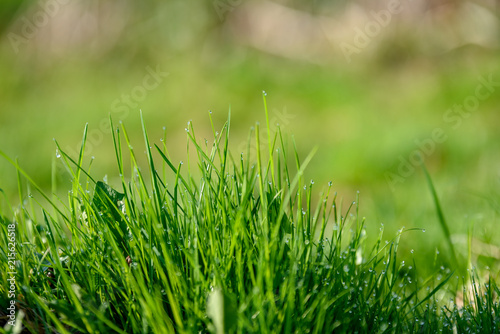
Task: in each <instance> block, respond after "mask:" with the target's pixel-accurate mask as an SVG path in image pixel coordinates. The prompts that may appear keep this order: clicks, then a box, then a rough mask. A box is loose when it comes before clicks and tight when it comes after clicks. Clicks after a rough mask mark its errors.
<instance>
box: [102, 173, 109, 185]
mask: <svg viewBox="0 0 500 334" xmlns="http://www.w3.org/2000/svg"><path fill="white" fill-rule="evenodd" d="M102 180H103V181H104V183H108V174H106V175H104V177H103V178H102Z"/></svg>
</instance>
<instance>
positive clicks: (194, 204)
mask: <svg viewBox="0 0 500 334" xmlns="http://www.w3.org/2000/svg"><path fill="white" fill-rule="evenodd" d="M264 99H265V95H264ZM141 120H142V128H143V136H144V143H145V153H146V158H147V167H144V166H142V165H141V164H140V163H139V162H138V161H139V157H138V153H137V152H142V151H143V149H142V147H141V148H140V149H137V150H134V149H133V148H132V143H131V141H130V139H129V135H128V133H127V131H126V129H125V126H124V125H123V124H120V126H118V127H115V125H114V124H113V122H112V120H111V119H110V122H111V128H112V129H116V131H113V136H112V141H113V145H114V151H115V155H116V163H117V169H118V171H117V174H118V175H119V177H118V178H117V182H116V184H107V183H106V182H102V181H97V180H95V179H94V178H93V177H92V173H91V165H92V160H91V162H90V164H89V165H88V166H84V165H85V164H84V152H85V143H86V136H87V127H86V128H85V131H84V136H83V140H82V146H81V151H80V154H79V156H78V158H76V159H73V158H71V157H70V156H69V155H67V154H66V153H65V152H64V150H63V149H61V146H59V144H58V143H57V142H56V145H57V147H58V152H59V156H60V158H59V160H58V163H60V164H63V165H64V166H65V167H66V169H67V170H68V172H69V173H70V175H71V176H72V180H73V181H72V187H71V190H70V191H69V192H68V198H67V200H63V199H62V198H58V197H57V196H56V195H51V194H45V193H44V192H43V191H42V189H41V188H39V187H38V186H37V185H36V184H35V182H33V181H32V180H31V179H30V178H29V176H28V175H26V173H24V171H23V170H22V169H21V167H20V166H19V165H18V163H17V162H16V161H13V160H10V159H9V158H8V157H7V156H6V155H5V154H4V153H3V152H1V151H0V153H1V155H3V156H4V157H5V158H7V159H8V160H9V161H10V162H11V163H12V164H13V165H14V166H15V167H16V169H17V173H18V184H19V196H20V203H21V204H20V206H18V207H17V206H9V207H10V208H11V209H10V210H6V211H4V212H0V219H1V221H2V225H1V232H0V234H1V239H0V250H1V251H0V258H1V261H0V266H1V271H0V272H1V274H0V275H1V281H2V284H1V287H0V296H1V297H0V298H1V299H0V302H1V305H2V308H1V310H0V315H1V319H7V318H6V316H5V310H6V307H7V305H8V303H9V300H10V299H9V298H7V288H6V287H7V286H8V284H7V283H8V281H7V278H8V275H7V274H6V273H7V272H9V271H12V270H13V269H15V271H16V272H17V274H16V283H17V285H16V291H15V294H16V303H17V304H16V306H17V308H18V310H22V312H23V313H24V317H22V316H20V315H19V314H18V319H22V322H23V326H25V328H26V331H27V332H33V333H38V332H39V333H51V332H58V333H110V332H118V333H164V332H167V333H168V332H172V333H173V332H179V333H198V332H201V333H204V332H214V333H231V332H234V333H323V332H332V331H336V332H360V333H363V332H370V333H384V332H386V333H401V332H408V333H413V332H415V333H416V332H418V333H436V332H445V333H456V332H458V333H463V332H471V333H487V332H488V333H489V332H491V333H493V332H498V330H499V326H500V325H499V324H500V319H499V311H500V305H499V302H498V299H497V296H498V294H499V292H500V291H499V289H498V287H497V286H496V284H495V282H494V281H493V280H491V281H488V282H487V284H480V283H476V282H479V278H478V277H477V275H476V274H475V273H474V271H470V272H469V273H468V277H466V278H463V277H462V278H458V277H457V274H456V273H455V272H454V271H453V270H450V269H446V268H442V269H441V268H439V265H438V261H437V260H435V261H434V267H435V271H434V274H432V275H431V276H429V277H422V276H421V275H419V273H418V271H417V268H416V263H415V261H414V260H413V261H406V263H405V261H402V260H401V259H400V258H399V257H398V247H399V244H400V242H401V241H403V240H404V239H405V238H411V235H412V234H421V233H424V232H425V231H422V230H421V229H418V228H410V229H404V228H402V229H401V230H400V231H399V232H398V233H397V234H396V235H395V236H391V237H392V239H391V240H389V241H387V242H385V241H384V239H383V227H381V228H380V233H379V235H378V237H377V238H375V239H376V240H377V241H376V242H375V243H374V244H368V242H367V233H366V229H365V219H364V218H362V217H360V216H359V211H358V210H359V198H356V201H355V202H349V203H348V204H346V205H343V204H342V201H341V200H340V199H339V198H338V197H337V194H336V193H335V192H334V190H333V189H332V183H329V184H327V185H318V184H315V183H314V182H313V181H310V180H309V179H305V177H304V171H305V168H306V167H307V165H308V164H309V163H310V162H311V160H312V159H313V155H314V154H310V155H308V156H307V157H306V158H304V159H303V158H301V157H299V154H297V149H296V145H295V142H294V141H293V140H292V141H290V140H288V139H287V136H285V135H284V134H283V133H282V132H281V131H280V130H279V128H278V131H277V132H276V133H271V132H270V131H269V130H270V126H269V117H268V115H267V107H266V128H267V131H266V132H267V136H268V140H267V142H268V143H269V144H268V145H267V146H265V145H262V144H261V143H260V142H259V141H260V138H261V136H260V132H261V131H262V129H261V127H260V126H259V124H257V125H256V126H255V128H253V129H252V131H251V132H250V133H249V141H248V147H250V144H251V143H252V142H253V141H255V147H256V148H257V151H256V158H255V160H252V159H251V156H250V151H248V152H247V154H242V155H232V154H231V152H230V151H229V146H230V145H229V136H230V117H229V119H228V121H227V122H226V123H225V124H224V125H223V126H222V128H221V129H216V127H215V125H214V122H213V121H212V118H210V121H211V124H212V130H213V139H212V140H210V142H209V141H207V140H204V139H201V138H199V137H197V136H196V134H195V131H194V128H193V126H192V123H189V124H188V127H187V128H186V134H187V151H188V154H187V156H188V160H186V161H185V162H184V163H183V162H175V161H173V160H172V159H171V158H170V155H169V153H168V151H167V147H166V138H164V139H163V140H162V143H161V145H156V144H153V143H151V142H150V139H149V137H148V132H147V131H146V125H145V122H144V120H143V118H142V117H141ZM313 152H314V151H313ZM251 160H252V161H251ZM129 164H130V165H129ZM129 168H130V171H131V172H130V175H129V176H126V171H127V170H129ZM26 180H27V181H28V182H27V183H28V185H27V188H28V193H27V197H26V196H25V192H24V190H23V189H24V186H23V184H24V182H26ZM110 183H112V182H110ZM117 189H118V190H117ZM5 198H6V199H7V196H5ZM435 199H436V200H437V195H436V197H435ZM10 224H16V231H15V232H16V247H15V253H16V254H15V257H16V263H15V268H13V269H12V268H9V262H8V257H9V253H12V252H10V251H9V250H8V243H7V235H8V234H7V233H8V232H9V230H8V225H10ZM443 224H445V222H444V220H443ZM427 233H428V232H427ZM417 251H418V250H417ZM429 267H432V265H429ZM460 282H462V283H467V282H471V283H472V285H467V284H463V286H464V287H467V286H470V287H472V288H471V289H472V290H463V291H462V289H461V288H460V287H461V286H462V284H460ZM483 283H484V282H483ZM464 289H467V288H464ZM470 292H472V295H470ZM469 296H472V297H469ZM450 299H451V300H455V301H456V302H457V303H458V302H460V303H461V304H463V305H457V303H454V302H450ZM1 332H2V333H6V332H12V329H11V328H10V327H9V326H7V327H5V328H4V329H2V330H1Z"/></svg>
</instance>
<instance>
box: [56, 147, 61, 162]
mask: <svg viewBox="0 0 500 334" xmlns="http://www.w3.org/2000/svg"><path fill="white" fill-rule="evenodd" d="M60 157H61V153H59V150H58V149H57V148H56V158H58V159H59V158H60Z"/></svg>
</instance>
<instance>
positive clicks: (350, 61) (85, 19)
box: [0, 0, 500, 268]
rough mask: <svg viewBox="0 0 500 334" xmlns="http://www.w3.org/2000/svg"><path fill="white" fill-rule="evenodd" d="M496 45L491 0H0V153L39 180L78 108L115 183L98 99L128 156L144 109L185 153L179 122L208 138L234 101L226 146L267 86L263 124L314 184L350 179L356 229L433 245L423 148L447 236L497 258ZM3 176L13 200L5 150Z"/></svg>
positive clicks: (346, 188)
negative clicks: (119, 126) (400, 232)
mask: <svg viewBox="0 0 500 334" xmlns="http://www.w3.org/2000/svg"><path fill="white" fill-rule="evenodd" d="M499 47H500V4H499V2H497V1H493V0H476V1H445V0H443V1H432V2H430V1H429V2H427V1H416V0H412V1H410V0H401V1H396V0H392V1H373V0H372V1H362V0H360V1H320V0H316V1H307V2H304V1H295V0H281V1H279V0H277V1H244V0H214V1H180V0H179V1H177V0H172V1H168V2H160V1H150V2H139V1H125V0H120V1H97V0H94V1H78V0H75V1H68V0H48V1H40V2H37V1H29V0H25V1H22V0H2V2H1V4H0V150H2V151H4V152H5V153H6V154H8V155H9V156H10V157H12V158H16V157H17V158H18V159H19V162H20V164H21V165H22V166H23V168H25V170H26V171H27V172H28V173H29V174H30V175H32V177H33V179H34V180H35V181H36V182H38V183H39V184H40V185H42V186H43V187H44V188H46V189H48V190H50V187H51V169H52V164H53V163H54V161H55V162H56V165H58V166H59V165H60V162H59V161H58V160H56V149H55V144H54V142H53V138H55V139H56V140H57V141H58V142H59V143H60V145H61V146H62V147H63V149H64V150H65V151H66V152H67V153H68V154H70V156H76V152H77V148H78V147H79V142H80V140H81V136H82V132H83V128H84V126H85V123H88V124H89V139H88V148H87V156H86V163H87V164H88V163H89V161H90V159H91V156H95V160H94V162H93V164H92V174H93V175H94V176H95V177H96V178H97V179H102V178H104V177H105V176H106V175H108V177H109V181H110V182H113V177H114V175H116V174H117V170H116V165H115V162H114V154H113V151H112V143H111V136H110V130H109V127H108V125H107V124H108V123H107V119H108V115H109V114H111V116H112V117H113V119H114V120H115V121H116V122H117V121H118V120H123V121H124V123H125V125H126V127H127V129H128V132H129V133H130V135H131V137H132V141H133V142H134V144H135V146H134V147H135V148H136V150H137V152H138V153H142V150H143V143H142V141H141V140H142V133H141V130H140V129H141V126H140V121H139V109H142V111H143V113H144V116H145V119H146V122H147V124H148V131H149V134H150V138H151V140H152V141H154V142H156V143H160V138H161V137H162V136H163V127H164V126H165V128H166V133H167V146H168V147H169V150H170V153H171V155H172V156H173V158H174V160H182V159H184V156H185V151H186V134H185V130H184V128H185V127H186V124H187V122H188V121H190V120H192V121H193V123H194V126H195V130H196V133H197V135H198V136H199V137H200V138H204V137H206V138H210V133H211V132H210V131H211V129H210V121H209V114H208V111H209V110H212V117H213V118H214V121H215V123H216V127H218V128H220V127H221V126H222V124H223V123H224V121H225V120H226V119H227V116H228V111H229V109H231V127H232V128H231V131H232V133H231V138H232V146H233V147H232V148H233V150H234V152H236V153H238V152H241V151H242V148H243V147H244V146H245V145H244V143H245V141H246V138H247V137H248V133H249V128H250V127H251V126H252V125H254V124H255V122H256V121H259V122H260V123H261V124H264V122H265V119H264V108H263V103H262V91H263V90H265V91H266V92H267V101H268V106H269V112H270V119H271V122H272V124H273V127H275V126H274V124H276V123H279V124H280V127H281V129H282V130H283V131H284V132H285V133H287V134H288V135H289V136H291V135H292V134H293V135H294V137H295V140H296V142H297V146H298V149H299V152H300V155H301V157H302V158H304V157H305V156H306V155H307V154H308V153H309V152H310V150H311V149H312V148H313V147H314V146H318V147H319V151H318V153H317V155H316V156H315V158H314V160H313V162H312V165H311V166H310V168H309V172H308V178H313V179H314V182H315V186H316V187H317V190H318V192H319V191H320V190H321V189H322V188H324V187H325V186H326V185H327V183H328V181H330V180H332V181H333V184H334V187H335V189H336V190H337V191H338V193H339V196H340V197H342V198H343V199H344V202H345V203H350V202H352V201H353V200H354V199H355V198H356V193H357V191H359V192H360V203H361V208H360V213H361V215H362V216H366V217H367V230H368V232H372V233H376V232H377V231H378V229H379V228H380V224H381V223H383V224H384V226H385V228H386V232H387V234H386V237H387V238H389V237H392V236H393V235H394V233H395V231H396V230H397V229H399V228H401V227H402V226H405V227H406V228H410V227H421V228H425V229H426V232H425V233H422V232H410V233H409V234H406V235H405V236H404V237H403V241H404V242H403V243H402V245H401V248H402V250H403V251H404V252H405V253H406V254H409V253H410V250H411V249H415V253H418V255H419V257H420V258H422V259H432V258H433V256H434V254H435V252H436V249H438V250H440V251H441V254H445V255H443V256H444V257H445V259H446V257H447V255H446V254H447V251H448V250H447V248H446V243H445V242H444V239H443V233H442V231H441V229H440V228H439V225H438V221H437V219H436V215H435V209H434V206H433V203H432V200H431V196H430V193H429V190H428V187H427V185H426V183H425V178H424V175H423V173H422V170H421V167H420V166H419V165H420V161H419V160H418V155H417V153H418V151H420V152H421V157H422V158H423V160H424V162H425V164H426V166H427V167H428V169H429V171H430V173H431V175H432V177H433V179H434V182H435V186H436V189H437V191H438V194H439V196H440V198H441V202H442V206H443V210H444V212H445V215H446V218H447V219H448V223H449V224H450V228H451V230H452V234H453V237H454V241H455V242H456V247H457V249H458V251H459V252H460V253H461V254H462V256H466V255H467V254H466V252H467V238H466V234H467V231H468V230H473V233H474V234H473V236H474V238H473V247H472V257H473V260H478V261H477V264H478V266H480V267H484V268H486V267H487V266H489V267H491V268H498V261H499V258H500V248H499V246H500V243H499V237H500V236H499V233H498V231H499V228H498V225H499V223H500V221H499V214H500V200H499V199H500V197H499V195H500V189H499V185H500V131H499V125H500V114H499V110H498V106H499V102H500V94H499V93H500V58H499V55H500V52H499ZM464 104H465V106H464V107H462V105H464ZM263 139H264V138H263ZM139 155H141V154H139ZM68 179H69V176H68V174H66V173H61V174H59V176H58V179H57V181H58V184H59V187H58V189H60V190H61V189H62V188H64V184H65V183H67V182H68ZM0 188H1V189H3V191H4V192H5V193H6V194H7V196H6V197H7V198H9V199H10V200H11V203H12V204H14V205H17V204H18V202H19V199H18V197H16V196H17V185H16V173H15V170H14V169H13V167H12V166H10V165H8V163H7V162H6V161H5V160H3V159H2V160H0ZM1 201H2V202H3V203H1V205H7V204H6V202H5V200H4V198H2V199H1ZM369 235H370V233H369Z"/></svg>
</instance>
